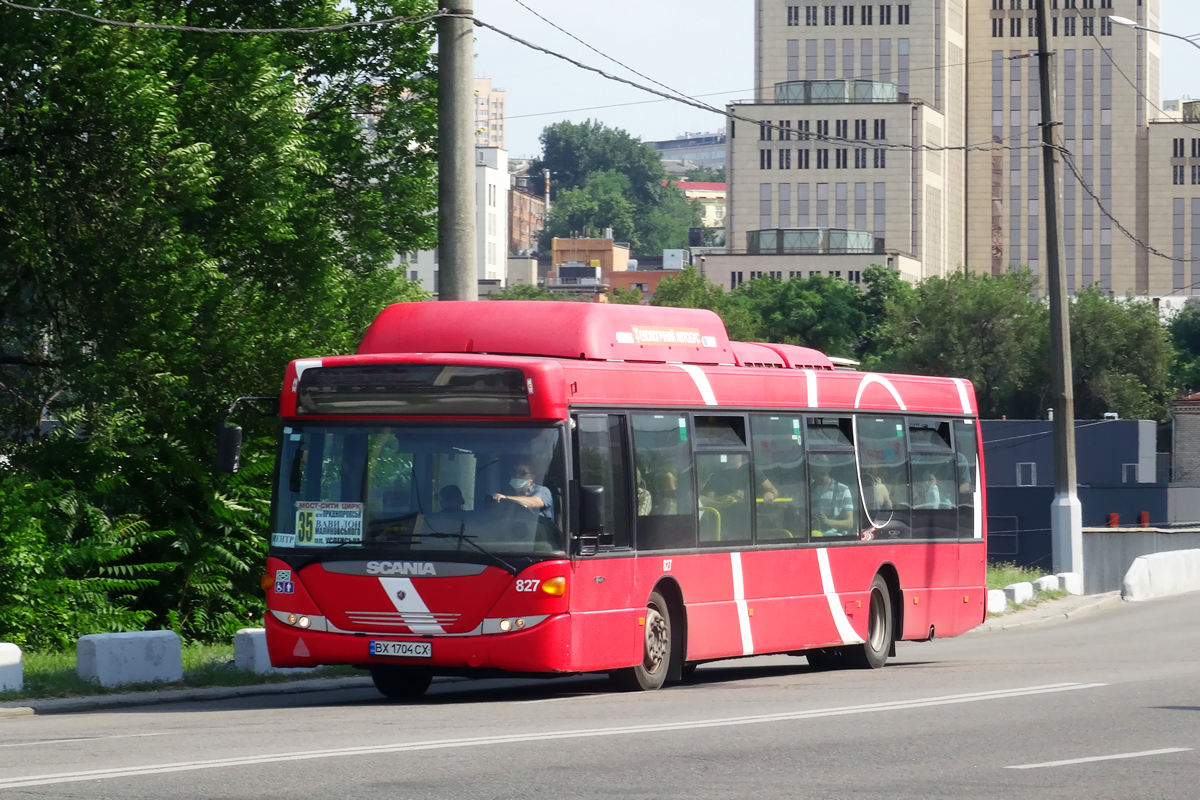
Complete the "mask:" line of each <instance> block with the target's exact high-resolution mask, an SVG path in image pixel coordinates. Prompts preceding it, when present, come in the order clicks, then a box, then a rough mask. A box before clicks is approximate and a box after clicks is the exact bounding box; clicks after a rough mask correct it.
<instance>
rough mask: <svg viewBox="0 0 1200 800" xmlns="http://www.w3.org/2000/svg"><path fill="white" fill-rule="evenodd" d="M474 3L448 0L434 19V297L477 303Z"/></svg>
mask: <svg viewBox="0 0 1200 800" xmlns="http://www.w3.org/2000/svg"><path fill="white" fill-rule="evenodd" d="M472 3H473V0H446V1H445V2H442V3H440V4H439V9H440V10H441V11H445V12H449V13H451V14H461V15H464V16H461V17H459V16H454V17H440V18H439V19H438V252H439V256H440V258H439V261H440V264H439V265H438V266H439V275H438V299H439V300H478V299H479V281H478V277H479V276H478V270H479V268H478V266H477V264H476V254H475V39H474V30H475V21H474V19H472V17H473V14H474V8H473V5H472Z"/></svg>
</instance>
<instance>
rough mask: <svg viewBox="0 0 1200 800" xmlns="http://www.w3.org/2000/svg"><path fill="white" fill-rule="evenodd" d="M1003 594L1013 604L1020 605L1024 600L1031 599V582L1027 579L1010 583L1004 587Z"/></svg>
mask: <svg viewBox="0 0 1200 800" xmlns="http://www.w3.org/2000/svg"><path fill="white" fill-rule="evenodd" d="M1004 596H1005V597H1007V598H1008V599H1009V601H1010V602H1012V603H1013V604H1014V605H1020V604H1021V603H1024V602H1025V601H1026V600H1032V599H1033V584H1032V583H1030V582H1029V581H1022V582H1021V583H1010V584H1009V585H1008V586H1005V587H1004Z"/></svg>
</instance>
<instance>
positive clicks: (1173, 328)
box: [1167, 300, 1200, 394]
mask: <svg viewBox="0 0 1200 800" xmlns="http://www.w3.org/2000/svg"><path fill="white" fill-rule="evenodd" d="M1167 330H1168V331H1169V332H1170V334H1171V342H1172V343H1173V344H1174V345H1175V350H1176V351H1177V353H1178V357H1177V361H1176V366H1175V381H1174V382H1175V384H1176V385H1177V386H1179V387H1180V389H1181V390H1182V391H1183V392H1184V393H1185V394H1192V393H1194V392H1197V391H1200V302H1196V301H1194V300H1189V301H1188V302H1187V303H1186V304H1185V305H1184V307H1183V308H1181V309H1180V310H1179V311H1178V312H1177V313H1176V314H1175V316H1173V317H1172V318H1171V321H1170V323H1169V324H1168V326H1167Z"/></svg>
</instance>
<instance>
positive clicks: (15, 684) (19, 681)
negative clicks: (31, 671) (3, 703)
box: [0, 642, 25, 692]
mask: <svg viewBox="0 0 1200 800" xmlns="http://www.w3.org/2000/svg"><path fill="white" fill-rule="evenodd" d="M22 662H23V657H22V655H21V648H19V647H17V646H16V645H15V644H10V643H9V642H0V692H19V691H21V689H22V688H24V686H25V669H24V665H23V663H22Z"/></svg>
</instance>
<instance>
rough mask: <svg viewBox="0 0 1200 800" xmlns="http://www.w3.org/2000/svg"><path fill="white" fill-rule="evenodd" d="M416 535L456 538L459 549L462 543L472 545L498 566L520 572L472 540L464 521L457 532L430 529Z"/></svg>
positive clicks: (515, 572)
mask: <svg viewBox="0 0 1200 800" xmlns="http://www.w3.org/2000/svg"><path fill="white" fill-rule="evenodd" d="M418 535H419V536H422V537H424V536H428V537H430V538H431V539H457V540H458V548H459V549H460V550H461V549H462V546H463V544H464V543H466V544H469V545H470V546H471V547H474V548H475V549H476V550H478V551H479V552H480V553H483V554H484V555H485V556H487V557H488V558H490V559H492V561H493V562H495V563H496V564H498V565H499V566H502V567H504V569H506V570H508V571H509V572H511V573H512V574H513V575H516V574H517V573H518V572H520V570H518V569H517V568H516V567H514V566H513V565H512V564H510V563H508V562H507V561H505V560H504V559H503V558H501V557H500V556H498V555H496V554H495V553H493V552H492V551H491V550H488V549H487V548H486V547H484V546H483V545H481V544H479V543H477V542H475V541H473V540H474V538H475V537H474V536H468V535H467V523H466V522H463V523H462V524H461V525H460V526H459V529H458V533H438V532H435V531H430V532H429V533H422V534H418Z"/></svg>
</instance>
